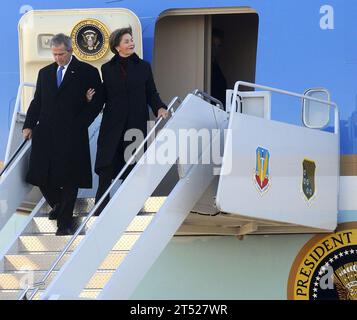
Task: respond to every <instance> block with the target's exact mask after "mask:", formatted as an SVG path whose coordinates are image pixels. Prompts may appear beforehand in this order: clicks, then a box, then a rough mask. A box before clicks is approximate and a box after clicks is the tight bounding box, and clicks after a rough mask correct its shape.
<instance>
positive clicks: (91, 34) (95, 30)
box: [71, 19, 109, 61]
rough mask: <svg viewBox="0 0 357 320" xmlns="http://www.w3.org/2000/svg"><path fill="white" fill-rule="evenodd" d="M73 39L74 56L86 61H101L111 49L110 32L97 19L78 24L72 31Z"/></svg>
mask: <svg viewBox="0 0 357 320" xmlns="http://www.w3.org/2000/svg"><path fill="white" fill-rule="evenodd" d="M71 38H72V43H73V51H74V54H75V55H76V56H77V57H78V58H79V59H81V60H84V61H96V60H99V59H101V58H102V57H104V56H105V54H106V53H107V51H108V49H109V30H108V28H107V27H106V26H105V25H104V24H103V23H102V22H100V21H99V20H96V19H85V20H82V21H80V22H78V23H77V24H76V25H75V26H74V27H73V29H72V32H71Z"/></svg>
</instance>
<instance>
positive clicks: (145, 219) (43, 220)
mask: <svg viewBox="0 0 357 320" xmlns="http://www.w3.org/2000/svg"><path fill="white" fill-rule="evenodd" d="M153 216H154V214H145V215H139V216H136V217H135V218H134V219H133V221H132V222H131V223H130V225H129V226H128V229H127V231H128V232H143V231H144V230H145V228H146V226H147V225H148V224H149V223H150V221H151V220H152V218H153ZM97 219H98V217H91V218H90V219H89V221H88V223H87V227H88V228H91V226H92V225H93V223H94V222H95V221H96V220H97ZM82 221H83V218H82ZM56 231H57V221H55V220H49V219H48V217H35V218H33V219H32V221H31V222H30V223H29V225H28V226H27V227H26V229H25V231H24V234H26V235H30V234H32V235H35V234H43V233H46V234H48V233H56Z"/></svg>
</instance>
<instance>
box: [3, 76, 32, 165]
mask: <svg viewBox="0 0 357 320" xmlns="http://www.w3.org/2000/svg"><path fill="white" fill-rule="evenodd" d="M24 87H30V88H36V85H35V84H33V83H30V82H22V83H20V85H19V87H18V89H17V96H16V102H15V106H14V112H13V114H12V119H11V126H10V132H9V138H10V139H11V137H12V136H13V134H14V131H15V123H16V117H17V113H18V111H19V108H20V101H21V93H22V89H23V88H24ZM10 142H11V141H10V140H9V143H8V146H7V148H6V153H5V162H9V161H8V159H9V157H10V151H11V150H10V146H11V143H10Z"/></svg>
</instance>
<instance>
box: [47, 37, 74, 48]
mask: <svg viewBox="0 0 357 320" xmlns="http://www.w3.org/2000/svg"><path fill="white" fill-rule="evenodd" d="M62 44H64V46H65V48H66V50H67V51H69V50H72V40H71V38H70V37H68V36H66V35H65V34H64V33H58V34H55V35H54V36H53V37H52V39H51V47H59V46H60V45H62Z"/></svg>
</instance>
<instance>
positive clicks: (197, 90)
mask: <svg viewBox="0 0 357 320" xmlns="http://www.w3.org/2000/svg"><path fill="white" fill-rule="evenodd" d="M192 94H194V95H195V96H202V97H204V98H205V99H208V100H210V101H212V102H214V103H215V104H216V105H217V106H219V108H220V109H222V110H224V105H223V103H222V102H221V101H220V100H218V99H216V98H214V97H212V96H210V95H209V94H208V93H206V92H204V91H202V90H199V89H196V90H195V91H193V92H192Z"/></svg>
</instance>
